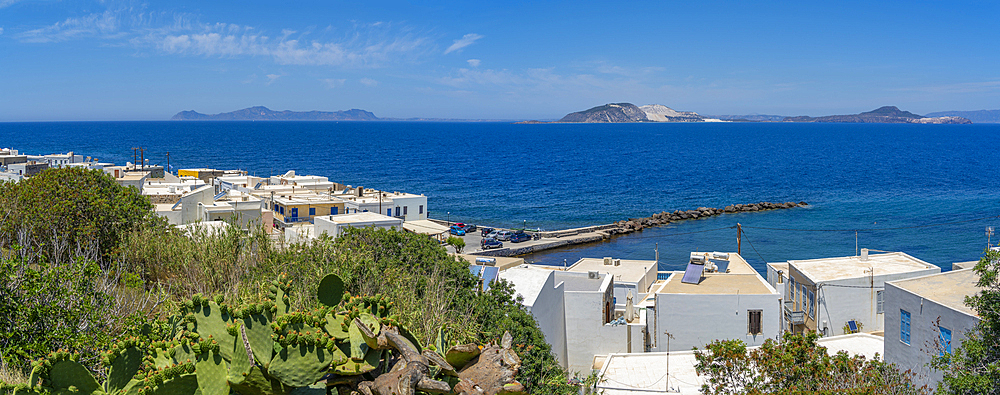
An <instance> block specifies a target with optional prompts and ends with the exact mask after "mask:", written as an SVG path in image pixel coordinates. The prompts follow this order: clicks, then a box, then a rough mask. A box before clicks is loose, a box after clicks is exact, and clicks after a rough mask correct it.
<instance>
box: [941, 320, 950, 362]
mask: <svg viewBox="0 0 1000 395" xmlns="http://www.w3.org/2000/svg"><path fill="white" fill-rule="evenodd" d="M938 330H939V331H940V332H941V339H940V340H941V351H940V352H938V356H943V355H944V353H948V354H951V329H948V328H945V327H943V326H939V327H938Z"/></svg>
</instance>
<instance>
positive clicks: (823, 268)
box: [781, 249, 941, 336]
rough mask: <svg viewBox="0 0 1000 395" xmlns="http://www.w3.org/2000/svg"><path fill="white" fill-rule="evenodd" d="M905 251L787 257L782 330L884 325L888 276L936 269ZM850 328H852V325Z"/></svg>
mask: <svg viewBox="0 0 1000 395" xmlns="http://www.w3.org/2000/svg"><path fill="white" fill-rule="evenodd" d="M940 272H941V268H940V267H937V266H934V265H931V264H929V263H927V262H924V261H922V260H920V259H917V258H914V257H912V256H910V255H907V254H906V253H903V252H891V253H884V254H869V253H868V250H867V249H862V250H861V255H859V256H848V257H838V258H821V259H809V260H801V261H795V260H793V261H788V262H787V273H781V276H784V278H786V279H787V281H783V284H784V287H785V292H784V310H785V314H784V315H785V329H786V330H789V331H791V332H794V333H802V332H803V331H817V332H819V333H820V334H823V335H825V336H833V335H840V334H845V333H851V332H854V331H861V332H876V331H881V330H882V329H883V328H884V325H883V323H884V312H883V300H884V295H883V289H884V288H885V282H886V281H894V280H902V279H907V278H913V277H920V276H926V275H928V274H935V273H940ZM852 323H853V325H854V327H853V328H852V326H851V324H852Z"/></svg>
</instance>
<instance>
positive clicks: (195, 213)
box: [179, 185, 215, 225]
mask: <svg viewBox="0 0 1000 395" xmlns="http://www.w3.org/2000/svg"><path fill="white" fill-rule="evenodd" d="M214 192H215V191H214V190H213V189H212V186H211V185H205V186H202V187H201V188H198V189H195V190H194V191H191V192H188V193H187V194H185V195H183V196H181V201H180V203H181V204H180V208H181V216H180V220H181V223H180V224H179V225H185V224H193V223H195V222H197V221H198V220H201V219H204V218H203V217H202V214H201V210H199V207H198V204H199V203H201V204H204V205H211V204H213V202H215V199H213V198H214V196H215V194H214Z"/></svg>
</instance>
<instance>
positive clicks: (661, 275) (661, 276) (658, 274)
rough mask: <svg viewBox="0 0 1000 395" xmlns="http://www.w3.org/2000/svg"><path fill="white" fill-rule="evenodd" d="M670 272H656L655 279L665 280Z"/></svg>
mask: <svg viewBox="0 0 1000 395" xmlns="http://www.w3.org/2000/svg"><path fill="white" fill-rule="evenodd" d="M671 274H673V273H671V272H656V279H657V280H667V279H669V278H670V275H671Z"/></svg>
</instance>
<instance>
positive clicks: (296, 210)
mask: <svg viewBox="0 0 1000 395" xmlns="http://www.w3.org/2000/svg"><path fill="white" fill-rule="evenodd" d="M298 216H299V209H298V207H296V208H293V209H292V218H295V217H298Z"/></svg>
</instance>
